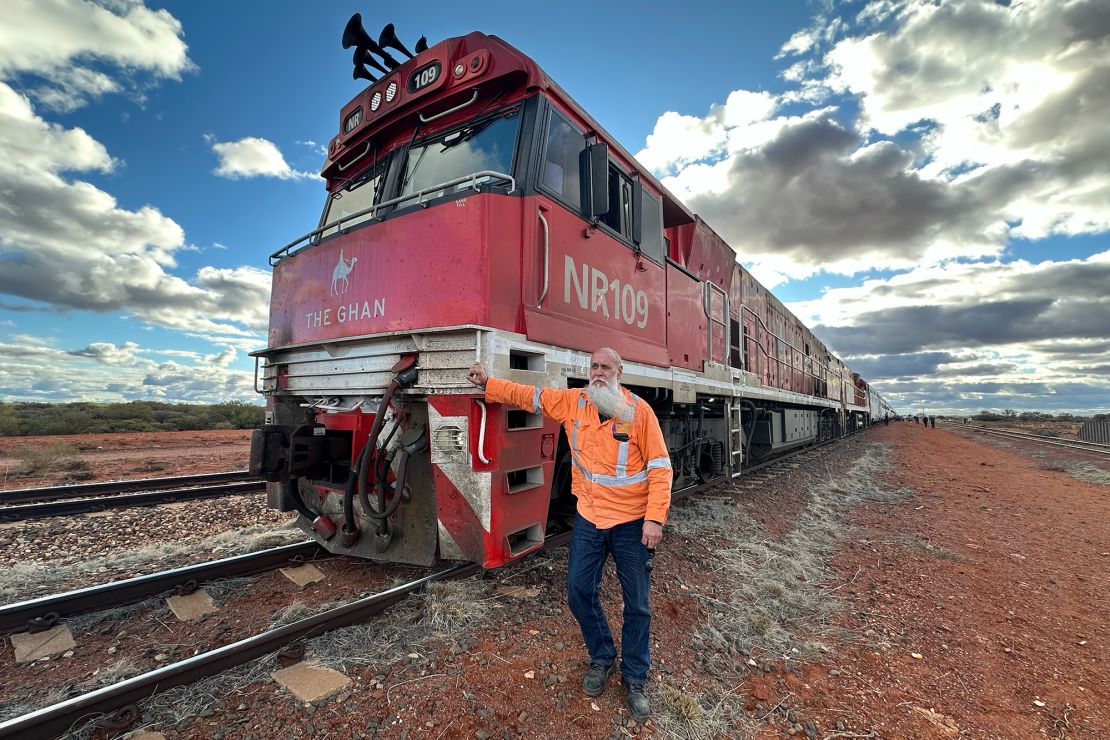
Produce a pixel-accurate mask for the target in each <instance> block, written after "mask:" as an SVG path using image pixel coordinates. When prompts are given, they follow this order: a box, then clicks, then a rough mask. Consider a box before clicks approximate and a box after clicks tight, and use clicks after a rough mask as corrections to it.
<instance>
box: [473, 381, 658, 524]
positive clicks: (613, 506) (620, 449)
mask: <svg viewBox="0 0 1110 740" xmlns="http://www.w3.org/2000/svg"><path fill="white" fill-rule="evenodd" d="M621 392H622V393H623V394H624V396H625V398H626V399H628V401H629V402H631V403H635V405H636V406H635V408H636V410H635V413H634V414H633V417H632V421H631V422H630V423H625V422H621V421H619V420H617V419H610V420H608V421H606V422H604V423H602V421H601V419H600V417H599V416H598V413H597V408H596V407H595V406H594V405H593V404H592V403H590V399H589V396H588V395H587V394H586V390H585V389H584V388H573V389H569V390H560V389H557V388H536V387H534V386H530V385H521V384H519V383H513V382H510V381H508V380H502V379H500V378H490V379H489V381H488V382H487V383H486V400H487V401H489V402H491V403H511V404H513V405H514V406H519V407H520V408H522V409H524V410H526V411H531V412H532V413H534V414H539V413H542V414H543V415H544V416H547V417H550V418H552V419H554V420H555V421H557V422H559V423H560V424H562V425H563V428H564V429H566V431H567V439H568V440H569V441H570V455H571V459H572V461H573V463H574V465H573V468H574V469H573V473H572V477H571V491H572V492H573V493H574V495H575V496H577V497H578V512H579V513H580V514H581V515H582V516H584V517H585V518H586V519H588V520H589V521H590V522H591V523H592V524H593V525H594V526H595V527H597V528H598V529H608V528H610V527H615V526H616V525H618V524H624V523H625V522H631V521H634V520H636V519H639V518H640V517H643V518H644V519H649V520H654V521H657V522H659V523H660V524H663V523H665V522H666V521H667V510H668V509H669V508H670V506H671V481H672V478H673V475H672V471H671V456H670V453H669V452H668V451H667V443H666V442H665V441H664V440H663V432H662V430H660V428H659V419H657V418H656V417H655V412H654V411H652V410H651V407H650V406H648V404H647V402H646V401H644V400H643V399H641V398H638V397H636V396H635V395H633V394H632V393H630V392H629V391H628V390H627V389H625V388H623V387H622V388H621ZM618 435H619V436H618Z"/></svg>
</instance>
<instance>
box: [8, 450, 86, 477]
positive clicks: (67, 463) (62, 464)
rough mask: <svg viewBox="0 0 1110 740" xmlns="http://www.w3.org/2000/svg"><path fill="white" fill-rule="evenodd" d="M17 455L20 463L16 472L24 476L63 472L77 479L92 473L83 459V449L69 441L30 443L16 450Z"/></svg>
mask: <svg viewBox="0 0 1110 740" xmlns="http://www.w3.org/2000/svg"><path fill="white" fill-rule="evenodd" d="M15 457H16V459H18V460H19V463H20V467H19V469H18V470H17V471H16V472H17V474H19V475H23V476H28V477H30V476H46V475H51V474H57V473H63V474H65V475H66V477H69V478H73V479H75V480H88V478H89V477H90V476H91V474H92V471H91V470H90V469H89V464H88V463H87V462H85V461H84V460H82V459H81V451H80V450H78V449H77V447H75V446H74V445H71V444H70V443H68V442H53V443H51V444H48V445H28V446H26V447H21V448H19V449H18V450H16V451H15ZM82 476H84V477H83V478H82Z"/></svg>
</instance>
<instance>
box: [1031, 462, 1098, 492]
mask: <svg viewBox="0 0 1110 740" xmlns="http://www.w3.org/2000/svg"><path fill="white" fill-rule="evenodd" d="M1041 469H1042V470H1054V471H1058V472H1061V473H1067V474H1068V475H1070V476H1071V477H1072V478H1076V479H1078V480H1085V481H1087V482H1089V483H1097V484H1098V485H1100V486H1110V471H1107V470H1102V469H1101V468H1096V467H1095V466H1094V465H1091V464H1090V463H1076V462H1063V461H1059V460H1053V461H1050V462H1044V463H1041Z"/></svg>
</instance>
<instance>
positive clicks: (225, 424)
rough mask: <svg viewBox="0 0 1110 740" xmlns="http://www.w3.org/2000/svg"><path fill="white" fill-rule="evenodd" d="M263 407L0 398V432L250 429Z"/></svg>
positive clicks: (259, 423)
mask: <svg viewBox="0 0 1110 740" xmlns="http://www.w3.org/2000/svg"><path fill="white" fill-rule="evenodd" d="M265 416H266V409H265V408H264V407H263V406H262V405H261V403H259V404H257V405H255V404H250V403H245V402H243V401H226V402H223V403H216V404H200V403H188V404H186V403H179V404H171V403H158V402H154V401H132V402H130V403H87V402H82V403H54V404H51V403H2V402H0V436H5V437H15V436H27V435H50V434H103V433H109V432H166V431H193V430H207V429H254V428H257V427H260V426H262V423H263V421H264V419H265Z"/></svg>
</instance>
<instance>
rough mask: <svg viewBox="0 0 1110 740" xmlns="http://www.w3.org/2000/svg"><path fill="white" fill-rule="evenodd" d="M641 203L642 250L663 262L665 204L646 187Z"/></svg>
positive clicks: (657, 260) (660, 262)
mask: <svg viewBox="0 0 1110 740" xmlns="http://www.w3.org/2000/svg"><path fill="white" fill-rule="evenodd" d="M643 193H644V196H643V200H642V201H641V205H640V214H641V215H640V219H641V226H640V251H642V252H643V253H644V254H645V255H647V256H648V257H650V258H651V259H653V260H655V261H656V262H658V263H659V264H663V254H664V250H663V247H664V244H663V204H662V203H660V202H659V199H658V198H656V197H655V196H654V195H652V194H651V193H649V192H648V191H647V188H644V191H643Z"/></svg>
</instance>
